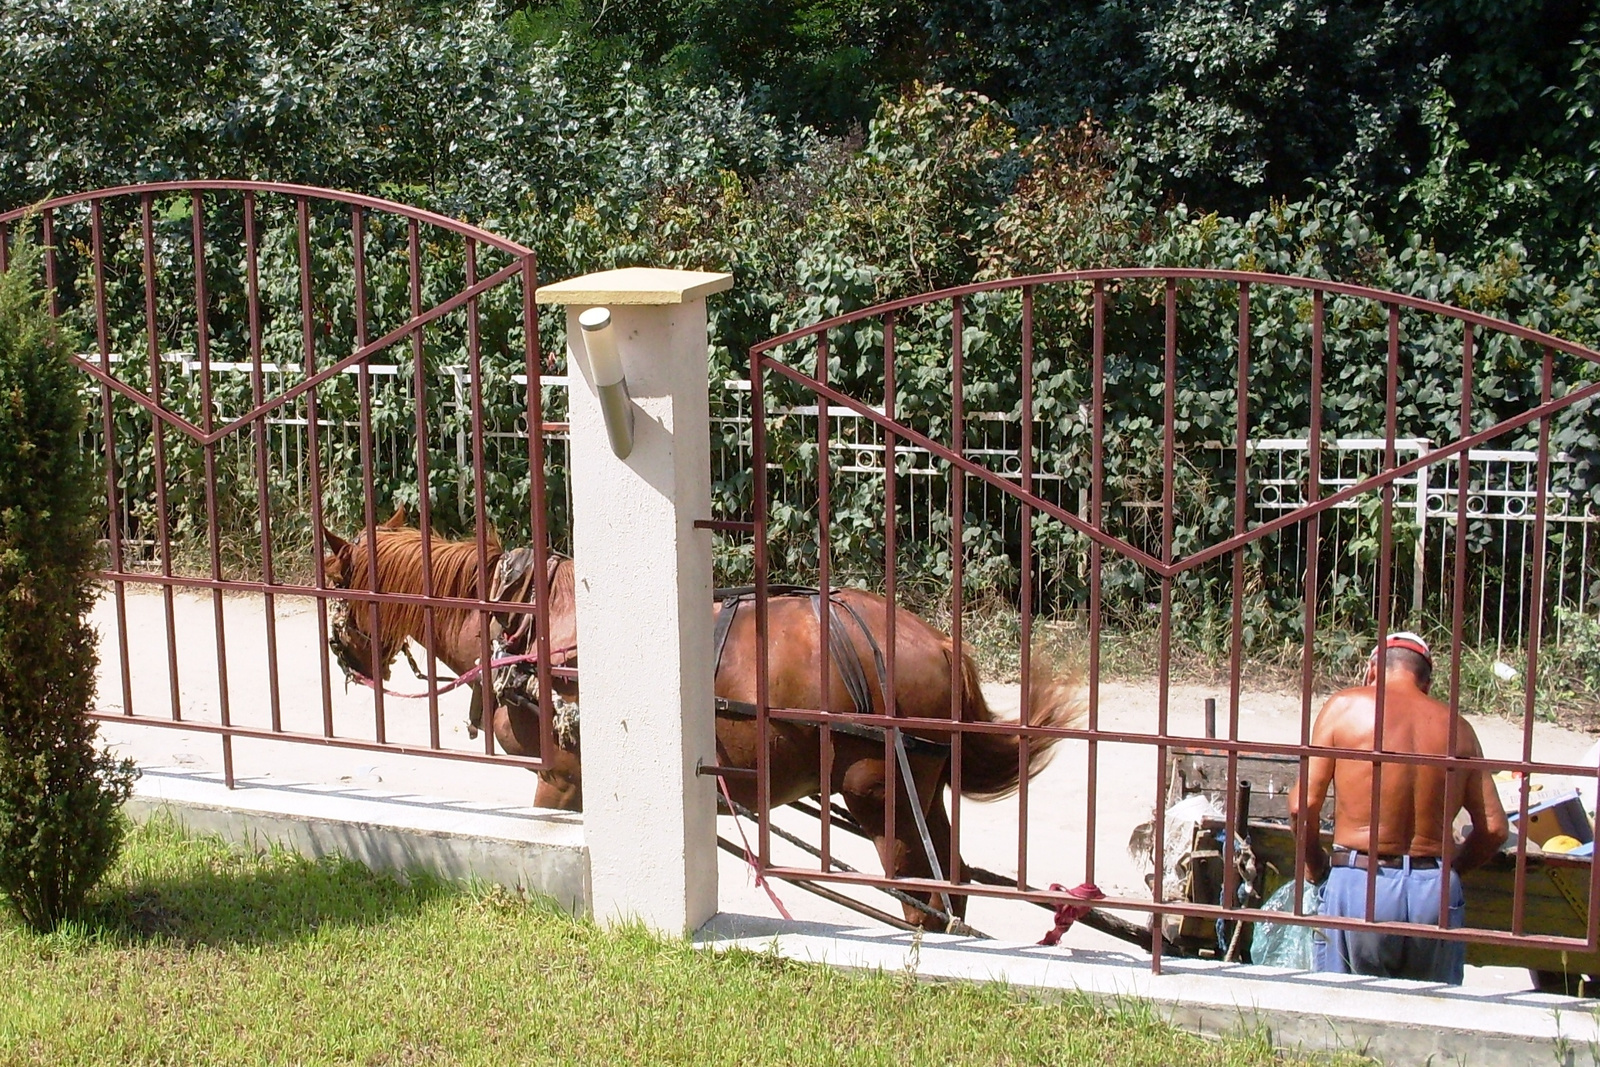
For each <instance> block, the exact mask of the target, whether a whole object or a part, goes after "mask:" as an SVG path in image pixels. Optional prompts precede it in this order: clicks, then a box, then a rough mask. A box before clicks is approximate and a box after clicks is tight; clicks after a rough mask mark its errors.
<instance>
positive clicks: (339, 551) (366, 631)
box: [322, 511, 406, 681]
mask: <svg viewBox="0 0 1600 1067" xmlns="http://www.w3.org/2000/svg"><path fill="white" fill-rule="evenodd" d="M404 525H405V512H404V511H396V512H395V513H394V515H393V516H392V517H390V519H389V521H388V522H385V523H383V524H382V526H380V527H379V531H380V532H379V534H378V536H379V538H380V540H381V538H382V537H383V533H382V531H385V530H395V529H399V528H401V527H403V526H404ZM322 536H323V541H324V543H325V544H327V546H328V549H329V551H328V554H327V555H326V556H324V557H323V560H322V568H323V573H324V575H325V576H326V578H327V582H328V587H329V588H330V589H366V588H368V587H369V586H368V582H367V577H368V567H369V562H370V561H369V557H368V550H367V546H366V533H365V531H363V532H362V533H360V534H357V535H356V539H355V540H354V541H346V540H345V539H344V538H342V537H340V536H339V535H338V534H336V533H334V532H333V531H332V530H329V529H327V528H326V527H324V528H323V531H322ZM384 607H385V606H384V605H382V604H373V603H372V602H371V601H363V600H358V601H355V602H354V603H352V602H351V601H349V600H336V601H334V602H333V610H332V620H331V626H330V632H329V634H328V648H329V649H330V650H332V652H333V656H334V659H336V660H337V661H338V662H339V666H340V667H341V668H343V670H344V673H345V677H346V678H350V677H352V676H355V677H359V678H367V679H372V680H373V681H384V680H387V679H388V677H389V664H390V663H392V662H393V661H394V658H395V656H397V655H399V654H400V649H401V648H402V647H403V646H404V645H405V642H406V635H405V633H404V632H403V631H402V632H389V631H391V630H392V628H391V627H386V626H384V625H383V616H384ZM374 616H376V617H377V633H378V637H377V639H376V640H374V639H373V637H372V635H371V632H370V631H371V630H372V628H373V622H374Z"/></svg>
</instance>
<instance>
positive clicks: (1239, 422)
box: [1222, 282, 1250, 908]
mask: <svg viewBox="0 0 1600 1067" xmlns="http://www.w3.org/2000/svg"><path fill="white" fill-rule="evenodd" d="M1235 392H1236V400H1235V404H1236V414H1235V417H1234V456H1233V532H1234V535H1235V536H1242V535H1243V534H1244V532H1245V531H1246V530H1247V529H1248V528H1249V525H1250V521H1249V520H1250V516H1249V507H1250V499H1249V496H1248V494H1247V492H1246V487H1247V484H1248V480H1249V476H1250V467H1249V450H1250V284H1249V283H1248V282H1241V283H1239V359H1238V381H1237V385H1236V386H1235ZM1244 554H1245V549H1244V548H1243V547H1240V548H1237V549H1235V550H1234V553H1233V598H1232V599H1233V605H1232V607H1233V615H1232V619H1231V627H1230V639H1229V656H1228V740H1229V741H1238V740H1239V697H1240V693H1241V682H1242V679H1243V674H1244V672H1243V668H1244ZM1238 792H1239V752H1238V750H1237V749H1235V748H1232V747H1230V748H1229V749H1228V791H1227V799H1226V805H1227V811H1226V823H1225V825H1226V826H1227V830H1226V831H1225V832H1224V834H1225V835H1224V837H1223V848H1222V905H1223V907H1225V908H1232V907H1234V906H1235V905H1236V904H1237V903H1238V896H1237V894H1238V889H1239V886H1238V881H1239V872H1238V871H1237V870H1236V869H1235V868H1236V865H1235V863H1234V857H1235V856H1236V855H1237V853H1238V844H1237V842H1236V841H1235V840H1234V837H1235V834H1236V833H1238V832H1241V831H1242V832H1244V833H1248V832H1249V827H1248V826H1241V825H1240V822H1239V818H1238V811H1237V808H1238V799H1237V798H1238Z"/></svg>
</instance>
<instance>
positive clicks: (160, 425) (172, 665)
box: [140, 193, 183, 721]
mask: <svg viewBox="0 0 1600 1067" xmlns="http://www.w3.org/2000/svg"><path fill="white" fill-rule="evenodd" d="M140 204H141V208H142V210H141V214H140V231H141V235H142V236H143V238H144V320H145V344H146V347H147V350H148V353H147V354H148V356H149V360H150V401H151V403H153V404H154V405H155V406H156V407H157V408H158V409H162V408H165V407H166V405H165V404H164V403H163V402H162V399H161V387H162V379H161V335H160V332H159V329H158V327H157V325H156V252H155V221H154V218H153V211H152V205H151V195H150V194H149V193H145V194H144V195H143V196H142V197H141V198H140ZM150 424H151V428H152V435H151V438H152V439H151V445H152V446H153V450H154V459H155V468H156V531H157V537H158V539H159V543H160V546H161V573H162V575H163V576H164V577H168V578H170V577H172V529H171V515H170V514H169V512H168V511H167V430H166V423H165V422H163V421H162V420H161V418H160V417H159V416H158V415H156V414H154V413H152V414H151V416H150ZM161 604H162V608H163V609H164V611H165V622H166V627H167V686H168V699H169V700H170V701H171V715H172V718H173V720H174V721H177V720H180V719H182V718H183V703H182V698H181V697H180V696H179V689H178V629H177V619H176V617H175V613H174V610H173V594H172V584H171V583H170V582H168V583H163V584H162V586H161Z"/></svg>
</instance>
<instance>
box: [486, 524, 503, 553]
mask: <svg viewBox="0 0 1600 1067" xmlns="http://www.w3.org/2000/svg"><path fill="white" fill-rule="evenodd" d="M484 540H485V541H486V542H487V543H488V545H489V547H490V548H493V549H497V550H498V549H501V548H504V547H505V546H503V545H502V544H501V543H500V531H498V530H496V529H495V528H494V527H493V526H492V525H491V526H490V527H489V536H488V537H486V538H485V539H484Z"/></svg>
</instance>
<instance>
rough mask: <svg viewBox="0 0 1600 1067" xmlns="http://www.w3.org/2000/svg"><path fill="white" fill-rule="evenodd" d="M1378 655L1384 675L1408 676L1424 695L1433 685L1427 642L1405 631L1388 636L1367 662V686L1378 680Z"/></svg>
mask: <svg viewBox="0 0 1600 1067" xmlns="http://www.w3.org/2000/svg"><path fill="white" fill-rule="evenodd" d="M1380 654H1381V658H1382V660H1383V668H1384V671H1385V672H1386V673H1396V672H1399V673H1403V674H1409V675H1410V676H1411V678H1412V680H1413V681H1415V682H1416V684H1417V688H1418V689H1420V690H1422V691H1423V692H1424V693H1426V692H1427V691H1428V687H1429V686H1430V685H1432V684H1433V653H1432V652H1430V651H1429V650H1428V642H1426V641H1424V640H1423V639H1422V638H1421V637H1419V636H1418V635H1416V634H1414V633H1409V632H1406V631H1401V632H1400V633H1394V634H1390V635H1389V636H1388V637H1387V638H1386V639H1385V640H1384V643H1383V647H1382V648H1375V649H1373V650H1372V658H1371V659H1370V660H1368V661H1367V684H1368V685H1372V684H1373V683H1374V682H1376V681H1377V680H1378V660H1379V658H1380Z"/></svg>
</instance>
